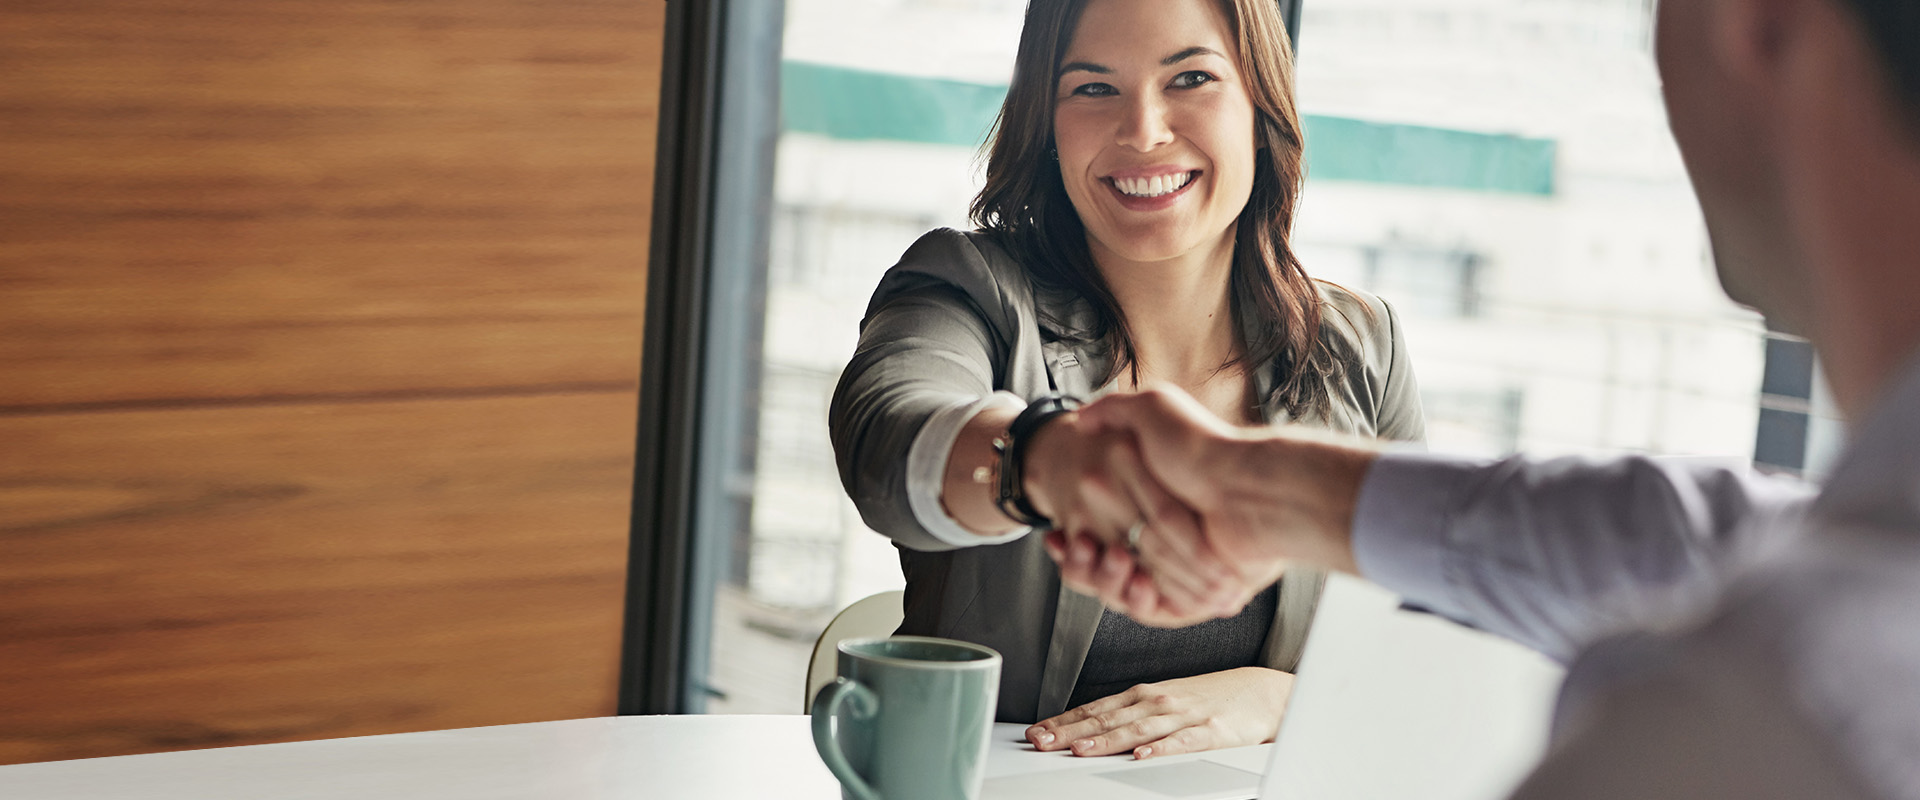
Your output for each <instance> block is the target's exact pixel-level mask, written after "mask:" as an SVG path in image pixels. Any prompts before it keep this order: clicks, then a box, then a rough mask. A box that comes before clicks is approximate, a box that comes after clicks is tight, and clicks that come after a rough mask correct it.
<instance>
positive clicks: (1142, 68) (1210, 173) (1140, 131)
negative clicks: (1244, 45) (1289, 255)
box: [1053, 0, 1254, 261]
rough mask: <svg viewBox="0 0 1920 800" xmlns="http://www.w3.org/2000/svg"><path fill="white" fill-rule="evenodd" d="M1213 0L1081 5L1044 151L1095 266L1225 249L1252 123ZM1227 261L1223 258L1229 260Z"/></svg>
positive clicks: (1247, 172)
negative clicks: (1055, 166)
mask: <svg viewBox="0 0 1920 800" xmlns="http://www.w3.org/2000/svg"><path fill="white" fill-rule="evenodd" d="M1237 56H1238V53H1237V52H1235V47H1234V45H1233V37H1232V31H1231V28H1230V27H1229V25H1228V22H1227V19H1226V18H1225V17H1224V16H1222V14H1221V12H1220V9H1219V7H1218V4H1217V3H1216V2H1215V1H1214V0H1092V2H1090V3H1088V4H1087V7H1086V10H1085V11H1084V12H1083V13H1082V14H1081V16H1080V23H1079V27H1078V29H1076V30H1075V31H1074V36H1073V43H1072V44H1071V45H1069V46H1068V48H1067V54H1066V57H1065V58H1064V59H1062V60H1061V63H1060V72H1059V84H1058V86H1057V87H1056V90H1055V95H1054V106H1053V129H1054V146H1055V148H1056V149H1057V150H1058V152H1059V155H1060V176H1061V177H1062V178H1063V179H1064V180H1065V182H1066V187H1067V196H1068V197H1069V198H1071V199H1072V200H1073V207H1074V209H1075V210H1076V211H1078V212H1079V214H1080V221H1081V222H1082V223H1084V224H1085V225H1086V229H1087V234H1088V238H1089V242H1088V244H1089V246H1090V247H1091V248H1092V249H1093V251H1094V253H1095V255H1096V257H1099V256H1100V255H1101V254H1102V251H1105V253H1106V254H1110V255H1112V256H1117V257H1119V258H1121V259H1123V260H1127V261H1162V260H1166V259H1170V258H1177V257H1180V256H1183V255H1187V254H1190V253H1195V252H1199V251H1203V250H1204V249H1208V248H1217V247H1222V246H1226V247H1230V246H1231V245H1230V241H1231V238H1230V237H1231V236H1232V234H1233V224H1234V220H1235V219H1237V218H1238V217H1239V215H1240V211H1241V209H1243V208H1245V207H1246V205H1247V197H1248V195H1250V194H1251V193H1252V191H1253V172H1254V166H1253V165H1254V136H1253V131H1254V111H1253V101H1252V100H1250V99H1249V97H1248V94H1247V88H1246V84H1245V82H1244V81H1243V80H1242V76H1241V75H1240V72H1239V68H1238V63H1239V62H1238V61H1237ZM1229 252H1231V251H1230V250H1229Z"/></svg>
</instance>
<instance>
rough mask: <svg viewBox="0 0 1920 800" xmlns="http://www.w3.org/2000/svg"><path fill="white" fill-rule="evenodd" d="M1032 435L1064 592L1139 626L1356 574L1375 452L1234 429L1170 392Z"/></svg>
mask: <svg viewBox="0 0 1920 800" xmlns="http://www.w3.org/2000/svg"><path fill="white" fill-rule="evenodd" d="M1033 436H1034V438H1033V440H1032V441H1031V442H1030V444H1029V446H1028V447H1027V449H1026V455H1025V459H1024V465H1023V471H1022V472H1023V474H1022V478H1023V480H1022V483H1023V484H1024V490H1025V492H1026V496H1027V500H1028V502H1029V503H1031V504H1032V505H1033V507H1034V509H1035V510H1037V511H1039V512H1040V513H1041V514H1043V515H1045V516H1046V517H1047V518H1048V519H1050V520H1052V521H1053V529H1052V530H1051V531H1049V532H1048V533H1047V534H1046V547H1047V552H1048V554H1049V555H1051V556H1052V557H1053V560H1054V561H1055V562H1057V563H1058V564H1059V565H1060V576H1061V580H1062V581H1063V582H1065V583H1066V585H1067V586H1068V587H1069V588H1072V589H1074V590H1075V591H1079V592H1082V593H1085V594H1089V595H1092V596H1095V597H1098V598H1099V599H1100V600H1101V602H1103V603H1105V604H1106V606H1107V607H1108V608H1111V609H1113V610H1115V611H1118V612H1121V613H1124V614H1126V615H1128V616H1130V617H1132V618H1134V619H1135V620H1138V621H1140V622H1142V623H1144V624H1148V625H1157V626H1163V627H1174V626H1181V625H1190V624H1193V623H1196V622H1201V621H1204V620H1207V619H1212V618H1215V617H1224V616H1232V615H1234V614H1236V613H1239V611H1240V610H1241V609H1242V608H1244V607H1245V606H1246V604H1247V603H1248V602H1249V601H1251V600H1252V598H1253V596H1254V595H1255V594H1257V593H1258V592H1260V591H1261V590H1263V589H1265V588H1266V587H1267V586H1269V585H1271V584H1273V583H1274V582H1275V581H1277V580H1279V578H1280V575H1281V573H1282V572H1283V571H1284V570H1285V569H1286V568H1287V566H1288V565H1289V564H1293V563H1299V564H1306V565H1313V566H1321V567H1327V568H1331V569H1337V570H1343V571H1346V572H1356V571H1357V568H1356V565H1355V563H1354V556H1353V547H1352V537H1351V531H1352V526H1353V514H1354V507H1355V501H1356V498H1357V497H1358V495H1359V492H1360V484H1361V481H1362V480H1363V479H1364V478H1365V477H1366V473H1367V470H1368V468H1370V467H1371V466H1372V464H1373V461H1374V459H1375V457H1376V455H1377V454H1376V452H1375V451H1373V450H1370V449H1367V448H1365V447H1364V446H1363V445H1359V444H1358V443H1356V442H1352V441H1340V440H1336V439H1334V438H1332V437H1330V436H1328V435H1326V434H1318V435H1316V434H1310V433H1306V432H1303V431H1298V430H1289V429H1283V428H1272V427H1263V428H1237V427H1234V426H1231V425H1228V424H1227V423H1225V422H1223V421H1221V420H1220V419H1219V418H1218V417H1216V416H1214V415H1213V414H1212V413H1211V412H1209V411H1208V410H1207V409H1206V408H1205V407H1203V406H1201V405H1200V404H1199V403H1198V402H1197V401H1195V400H1194V399H1193V398H1191V397H1189V396H1188V395H1186V394H1185V393H1183V392H1181V391H1180V390H1178V389H1173V388H1166V387H1160V388H1154V389H1149V390H1147V391H1144V392H1141V393H1138V394H1125V395H1109V396H1107V397H1105V398H1102V399H1100V400H1097V401H1095V402H1093V403H1090V404H1088V405H1087V406H1085V407H1084V408H1081V409H1080V410H1079V411H1077V412H1073V413H1068V414H1063V415H1061V416H1058V417H1055V418H1054V419H1053V420H1052V421H1050V422H1048V423H1047V424H1046V425H1044V426H1043V427H1041V428H1040V429H1039V430H1038V431H1037V432H1035V433H1034V435H1033Z"/></svg>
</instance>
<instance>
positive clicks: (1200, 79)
mask: <svg viewBox="0 0 1920 800" xmlns="http://www.w3.org/2000/svg"><path fill="white" fill-rule="evenodd" d="M1213 81H1214V77H1213V76H1212V75H1208V74H1207V73H1204V72H1200V71H1198V70H1195V71H1192V72H1182V73H1180V74H1178V75H1175V76H1173V88H1175V89H1192V88H1193V87H1195V86H1199V85H1201V84H1207V83H1212V82H1213Z"/></svg>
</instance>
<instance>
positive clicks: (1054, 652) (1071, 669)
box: [1033, 586, 1105, 720]
mask: <svg viewBox="0 0 1920 800" xmlns="http://www.w3.org/2000/svg"><path fill="white" fill-rule="evenodd" d="M1104 611H1105V607H1103V606H1101V605H1100V601H1099V600H1097V599H1095V598H1093V597H1090V596H1087V595H1084V594H1081V593H1079V592H1076V591H1074V590H1072V589H1068V588H1067V587H1065V586H1061V587H1060V600H1059V602H1058V603H1057V604H1056V605H1055V607H1054V612H1053V639H1052V641H1050V642H1048V644H1047V666H1046V668H1045V670H1043V671H1042V672H1041V674H1040V706H1039V708H1037V709H1035V711H1034V717H1033V718H1034V719H1035V720H1043V719H1046V718H1048V717H1053V716H1058V715H1059V714H1060V713H1061V712H1063V711H1066V710H1067V701H1068V700H1069V699H1072V697H1073V687H1074V686H1075V685H1076V684H1078V683H1079V682H1080V668H1081V667H1082V666H1085V665H1086V663H1087V651H1088V650H1089V649H1091V648H1092V647H1093V633H1094V631H1095V630H1097V629H1099V627H1100V615H1101V613H1102V612H1104Z"/></svg>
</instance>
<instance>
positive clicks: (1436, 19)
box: [694, 0, 1767, 713]
mask: <svg viewBox="0 0 1920 800" xmlns="http://www.w3.org/2000/svg"><path fill="white" fill-rule="evenodd" d="M1650 6H1651V3H1650V2H1648V0H1446V1H1445V2H1440V1H1439V0H1308V2H1306V3H1305V4H1304V6H1303V9H1304V13H1303V16H1302V32H1301V40H1302V42H1303V43H1304V46H1303V47H1302V48H1301V49H1300V53H1299V56H1298V74H1299V86H1298V89H1299V97H1300V102H1301V107H1302V109H1303V111H1304V112H1305V114H1306V128H1307V136H1308V169H1309V173H1308V178H1309V180H1308V184H1307V189H1306V193H1305V195H1304V199H1303V201H1302V205H1301V209H1300V216H1299V221H1298V225H1297V228H1296V231H1295V235H1294V243H1295V245H1296V248H1297V250H1298V252H1299V253H1300V255H1301V258H1302V260H1303V261H1304V263H1305V265H1306V267H1307V269H1308V271H1309V272H1310V273H1312V274H1314V275H1316V276H1318V277H1322V278H1325V279H1328V280H1332V281H1335V282H1338V283H1342V284H1345V285H1349V286H1354V287H1358V288H1362V289H1366V290H1369V291H1372V292H1375V293H1377V294H1379V295H1381V296H1383V297H1385V298H1386V299H1387V300H1388V301H1389V302H1391V303H1393V304H1394V305H1395V306H1396V308H1398V309H1399V310H1400V311H1401V312H1402V315H1403V317H1404V319H1405V324H1406V327H1407V331H1408V337H1409V340H1410V344H1411V348H1412V353H1413V359H1414V365H1415V369H1416V371H1417V372H1418V374H1419V378H1420V381H1421V386H1422V395H1423V397H1422V399H1423V401H1424V403H1425V407H1426V411H1427V415H1428V422H1429V424H1428V429H1429V435H1430V439H1431V444H1432V446H1433V447H1434V448H1435V449H1444V450H1451V451H1466V452H1470V453H1484V454H1497V453H1504V452H1510V451H1514V450H1519V449H1524V450H1528V451H1533V452H1539V453H1623V452H1637V453H1655V454H1666V453H1675V454H1709V455H1716V456H1722V457H1737V458H1743V459H1744V458H1750V457H1752V455H1753V452H1754V445H1755V439H1756V434H1755V431H1756V426H1757V425H1759V424H1760V420H1759V416H1760V402H1759V398H1760V393H1759V389H1760V384H1761V379H1762V373H1763V364H1764V363H1765V359H1766V352H1767V351H1766V344H1765V336H1764V331H1763V326H1762V324H1761V322H1760V320H1759V319H1757V318H1756V317H1755V316H1754V315H1753V314H1751V313H1749V312H1746V311H1743V310H1740V309H1738V308H1736V307H1734V306H1733V305H1732V304H1730V303H1729V302H1728V301H1727V300H1726V299H1725V298H1724V297H1722V295H1721V294H1720V292H1719V290H1718V288H1717V287H1716V285H1715V283H1714V279H1713V271H1712V267H1711V263H1710V259H1709V254H1708V250H1707V245H1706V239H1705V235H1704V232H1703V230H1702V225H1701V222H1700V217H1699V212H1698V210H1697V208H1696V207H1695V205H1694V200H1693V197H1692V195H1691V192H1690V190H1689V187H1688V184H1687V180H1686V177H1685V174H1684V173H1683V171H1682V169H1681V164H1680V161H1679V157H1678V155H1677V153H1676V152H1675V150H1674V147H1673V145H1672V143H1671V140H1670V137H1669V136H1668V134H1667V132H1666V127H1665V123H1664V119H1663V115H1662V108H1661V104H1660V97H1659V91H1658V82H1657V79H1656V76H1655V73H1654V69H1653V64H1652V60H1651V56H1650V55H1649V44H1650V42H1649V37H1650V27H1651V22H1650ZM1024 8H1025V3H1024V2H1023V0H938V1H936V0H913V1H912V2H908V1H906V0H789V2H787V3H786V10H785V28H784V34H783V36H782V40H783V47H784V54H783V56H782V59H781V61H780V64H779V66H778V69H777V73H778V78H779V82H780V91H779V96H780V101H779V102H780V106H781V108H780V114H779V120H780V122H779V126H778V130H777V131H776V132H775V133H776V134H777V140H776V142H775V144H774V146H773V153H774V168H773V170H772V174H773V186H772V197H771V200H770V201H769V202H767V203H765V204H764V205H765V213H764V218H763V219H761V220H759V223H760V224H763V225H764V226H765V227H764V231H765V233H766V239H765V241H766V242H767V243H768V245H767V247H768V250H769V252H768V255H767V257H766V264H765V265H764V269H763V270H760V271H758V272H753V273H752V274H759V275H764V282H763V285H757V286H755V287H753V291H752V292H749V293H747V295H745V296H747V297H749V298H750V299H749V300H748V301H745V302H740V303H737V304H736V305H732V306H729V307H727V308H715V309H713V311H712V313H714V314H716V315H719V314H733V315H753V322H754V323H755V324H753V325H751V326H748V329H749V330H751V331H752V334H753V335H752V337H751V341H750V342H749V343H747V344H746V345H743V346H742V347H741V349H742V350H743V351H744V352H743V353H742V354H741V357H742V358H746V359H749V362H748V371H749V372H750V373H751V376H752V377H751V379H750V380H748V381H746V386H745V388H744V394H743V397H744V399H742V400H740V402H742V403H744V404H745V409H746V411H745V414H744V417H743V419H744V422H743V423H742V424H741V426H740V430H739V440H740V441H739V443H738V446H737V448H736V449H737V450H738V453H739V459H738V463H737V464H736V465H735V468H734V469H732V470H731V471H729V472H728V473H727V475H728V477H727V478H726V480H727V481H728V482H729V485H728V486H727V487H726V488H725V491H726V492H727V493H728V496H731V497H735V498H740V502H741V508H740V513H737V514H734V515H733V521H732V522H730V523H729V524H728V526H727V527H726V529H724V530H709V531H706V532H705V533H703V534H702V535H707V536H719V537H725V538H726V539H727V542H726V546H724V547H714V548H710V549H709V552H712V553H717V554H719V555H718V557H720V558H723V559H724V560H725V561H726V563H725V564H724V565H723V567H724V568H723V569H719V570H716V571H715V574H716V575H719V576H720V579H719V580H717V581H716V583H715V585H714V586H713V595H712V598H711V603H710V605H709V606H708V607H709V608H710V610H711V612H712V614H711V626H710V628H708V629H705V630H699V631H695V632H694V638H695V640H696V643H697V642H698V641H699V640H700V639H701V638H702V636H703V634H704V635H705V637H706V638H705V641H706V646H705V647H704V649H702V652H705V653H708V654H709V657H708V658H705V659H704V660H698V662H699V663H702V664H705V665H706V674H705V675H701V676H694V677H695V680H696V682H697V683H698V684H699V685H703V686H704V687H706V688H707V689H708V690H709V691H708V692H707V695H706V697H707V701H706V704H705V708H706V710H709V711H714V712H741V713H790V712H796V711H798V710H799V709H800V705H801V693H802V689H801V686H802V677H803V673H804V671H805V664H806V658H807V655H808V651H809V649H810V647H811V645H812V642H813V638H814V636H815V635H816V634H817V633H818V631H819V630H820V628H821V627H822V626H823V625H824V624H825V622H826V621H827V620H828V619H829V618H830V617H831V615H832V613H833V612H834V611H835V610H836V609H838V608H840V607H842V606H844V605H846V604H847V603H849V602H851V601H852V600H855V599H858V598H859V597H862V596H864V595H866V594H869V593H872V592H875V591H880V590H884V589H888V588H895V587H898V586H899V585H900V583H901V577H900V572H899V566H898V561H897V559H896V557H895V553H894V551H893V548H892V546H891V545H890V544H889V542H888V540H887V539H886V538H884V537H882V536H880V535H878V534H876V533H874V532H872V531H869V530H867V529H866V528H865V527H864V526H863V525H862V524H861V522H860V518H859V515H858V514H857V513H856V512H855V511H854V509H853V507H852V505H851V504H850V503H849V502H848V501H847V499H846V498H845V495H844V493H843V492H842V491H841V488H840V484H839V480H838V477H837V475H836V472H835V469H834V464H833V458H832V450H831V447H830V445H829V443H828V439H827V428H826V410H827V403H828V398H829V396H830V395H831V393H832V390H833V386H834V382H835V380H836V378H837V376H838V374H839V370H840V368H841V366H842V364H843V363H844V362H845V360H846V358H847V357H848V355H849V354H850V353H851V352H852V349H853V345H854V341H855V337H856V335H857V325H858V322H859V320H860V317H861V315H862V313H863V311H864V309H865V305H866V301H867V298H868V295H869V293H870V292H871V291H872V288H873V286H874V284H875V282H876V281H877V280H878V278H879V277H880V275H881V273H882V272H883V271H884V270H885V269H886V268H887V267H888V266H890V265H892V264H893V263H894V261H895V260H896V259H897V258H898V257H899V255H900V253H901V252H902V251H903V250H904V249H905V248H906V247H907V245H908V244H910V243H911V242H912V241H913V240H914V239H915V238H916V237H918V236H919V235H920V234H922V233H924V232H925V231H927V230H928V229H930V228H933V227H936V226H955V227H961V226H965V225H966V224H967V223H966V209H967V204H968V201H969V200H970V199H971V197H972V195H973V193H974V192H975V191H976V190H977V188H978V185H979V181H980V164H979V163H978V161H977V152H978V145H979V144H980V142H981V139H982V137H983V136H984V134H985V133H986V131H987V128H988V125H989V124H990V123H991V121H992V115H993V113H994V112H995V110H996V109H997V105H998V102H999V99H1000V97H1001V95H1002V94H1003V91H1004V86H1005V84H1006V82H1007V79H1008V77H1009V75H1010V72H1011V68H1012V62H1013V53H1014V48H1015V46H1016V44H1017V41H1018V36H1019V26H1020V22H1021V16H1022V13H1023V11H1024ZM750 272H752V271H750ZM762 313H763V314H764V316H759V315H761V314H762Z"/></svg>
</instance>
